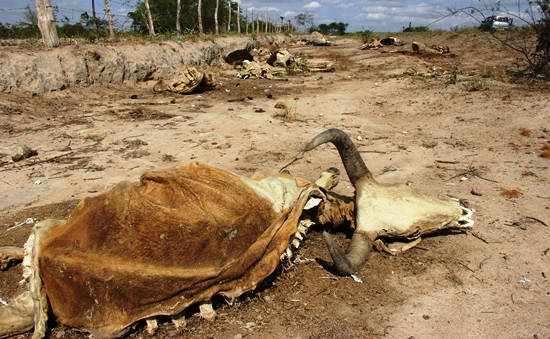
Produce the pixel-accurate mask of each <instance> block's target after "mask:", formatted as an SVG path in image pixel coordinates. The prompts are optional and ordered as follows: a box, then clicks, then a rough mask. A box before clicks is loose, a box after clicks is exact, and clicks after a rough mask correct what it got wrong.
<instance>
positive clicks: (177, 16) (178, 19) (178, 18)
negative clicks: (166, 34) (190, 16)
mask: <svg viewBox="0 0 550 339" xmlns="http://www.w3.org/2000/svg"><path fill="white" fill-rule="evenodd" d="M176 6H177V8H176V32H177V33H176V34H177V37H178V39H179V38H181V26H180V12H181V0H177V1H176Z"/></svg>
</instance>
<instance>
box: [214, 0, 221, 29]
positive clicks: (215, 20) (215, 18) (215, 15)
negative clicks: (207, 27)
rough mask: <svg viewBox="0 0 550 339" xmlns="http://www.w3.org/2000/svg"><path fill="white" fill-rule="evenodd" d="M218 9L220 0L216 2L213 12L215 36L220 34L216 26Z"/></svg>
mask: <svg viewBox="0 0 550 339" xmlns="http://www.w3.org/2000/svg"><path fill="white" fill-rule="evenodd" d="M219 8H220V0H216V11H215V12H214V22H215V25H216V35H219V34H220V27H219V26H218V9H219Z"/></svg>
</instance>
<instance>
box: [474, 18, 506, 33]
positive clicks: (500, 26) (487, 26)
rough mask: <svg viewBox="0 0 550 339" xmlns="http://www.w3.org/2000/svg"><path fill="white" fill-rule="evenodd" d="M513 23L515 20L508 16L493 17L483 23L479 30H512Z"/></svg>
mask: <svg viewBox="0 0 550 339" xmlns="http://www.w3.org/2000/svg"><path fill="white" fill-rule="evenodd" d="M513 21H514V19H511V18H509V17H507V16H498V15H491V16H488V17H486V18H485V20H483V21H482V22H481V25H479V29H480V30H482V31H492V30H504V29H510V28H512V22H513Z"/></svg>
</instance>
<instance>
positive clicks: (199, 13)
mask: <svg viewBox="0 0 550 339" xmlns="http://www.w3.org/2000/svg"><path fill="white" fill-rule="evenodd" d="M197 12H198V17H199V34H200V35H203V34H204V32H203V29H202V0H199V5H198V8H197Z"/></svg>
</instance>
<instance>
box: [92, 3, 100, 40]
mask: <svg viewBox="0 0 550 339" xmlns="http://www.w3.org/2000/svg"><path fill="white" fill-rule="evenodd" d="M92 18H93V19H92V22H93V23H94V28H95V32H96V34H97V42H98V43H99V25H98V24H97V17H96V15H95V0H92Z"/></svg>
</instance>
